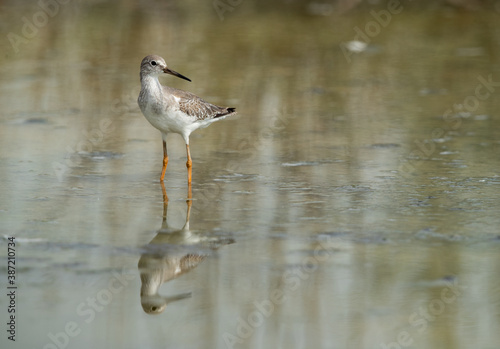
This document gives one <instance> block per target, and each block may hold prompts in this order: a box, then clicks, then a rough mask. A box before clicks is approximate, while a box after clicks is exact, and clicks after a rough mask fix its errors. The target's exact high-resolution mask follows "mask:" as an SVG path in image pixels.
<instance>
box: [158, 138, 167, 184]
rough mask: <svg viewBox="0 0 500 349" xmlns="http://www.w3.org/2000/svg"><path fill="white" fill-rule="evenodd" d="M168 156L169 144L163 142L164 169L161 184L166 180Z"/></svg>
mask: <svg viewBox="0 0 500 349" xmlns="http://www.w3.org/2000/svg"><path fill="white" fill-rule="evenodd" d="M167 164H168V155H167V142H166V141H165V140H164V141H163V168H162V170H161V177H160V182H163V178H165V171H167Z"/></svg>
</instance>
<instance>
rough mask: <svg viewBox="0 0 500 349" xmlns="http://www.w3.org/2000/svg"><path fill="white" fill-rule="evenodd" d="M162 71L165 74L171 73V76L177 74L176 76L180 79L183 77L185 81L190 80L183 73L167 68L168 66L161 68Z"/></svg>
mask: <svg viewBox="0 0 500 349" xmlns="http://www.w3.org/2000/svg"><path fill="white" fill-rule="evenodd" d="M163 72H164V73H165V74H170V75H173V76H177V77H178V78H181V79H184V80H187V81H191V79H189V78H186V77H185V76H184V75H182V74H179V73H178V72H176V71H173V70H172V69H169V68H165V69H163Z"/></svg>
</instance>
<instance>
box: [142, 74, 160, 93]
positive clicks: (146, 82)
mask: <svg viewBox="0 0 500 349" xmlns="http://www.w3.org/2000/svg"><path fill="white" fill-rule="evenodd" d="M141 88H142V90H144V91H145V92H147V93H149V94H152V95H161V94H162V88H161V84H160V82H159V81H158V77H157V76H153V75H143V74H141Z"/></svg>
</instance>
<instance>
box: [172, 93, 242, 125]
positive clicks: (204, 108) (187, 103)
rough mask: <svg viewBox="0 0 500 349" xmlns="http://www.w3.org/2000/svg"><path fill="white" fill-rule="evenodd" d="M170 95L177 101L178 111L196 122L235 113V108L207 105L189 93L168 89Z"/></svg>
mask: <svg viewBox="0 0 500 349" xmlns="http://www.w3.org/2000/svg"><path fill="white" fill-rule="evenodd" d="M170 93H172V94H173V95H174V96H175V97H177V98H178V99H179V101H178V102H179V108H180V110H181V111H182V112H183V113H186V114H188V115H190V116H194V117H196V119H197V120H205V119H215V118H218V117H221V116H224V115H228V114H231V113H234V112H235V111H236V110H235V108H225V107H219V106H217V105H214V104H211V103H208V102H207V101H204V100H203V99H201V98H200V97H198V96H196V95H195V94H192V93H191V92H187V91H183V90H178V89H174V88H170Z"/></svg>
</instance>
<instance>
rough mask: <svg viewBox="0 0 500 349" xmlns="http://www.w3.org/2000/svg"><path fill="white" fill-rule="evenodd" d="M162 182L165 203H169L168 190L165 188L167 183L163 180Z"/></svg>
mask: <svg viewBox="0 0 500 349" xmlns="http://www.w3.org/2000/svg"><path fill="white" fill-rule="evenodd" d="M160 184H161V191H162V193H163V203H164V204H166V203H168V196H167V191H166V189H165V184H164V183H163V181H161V182H160Z"/></svg>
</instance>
